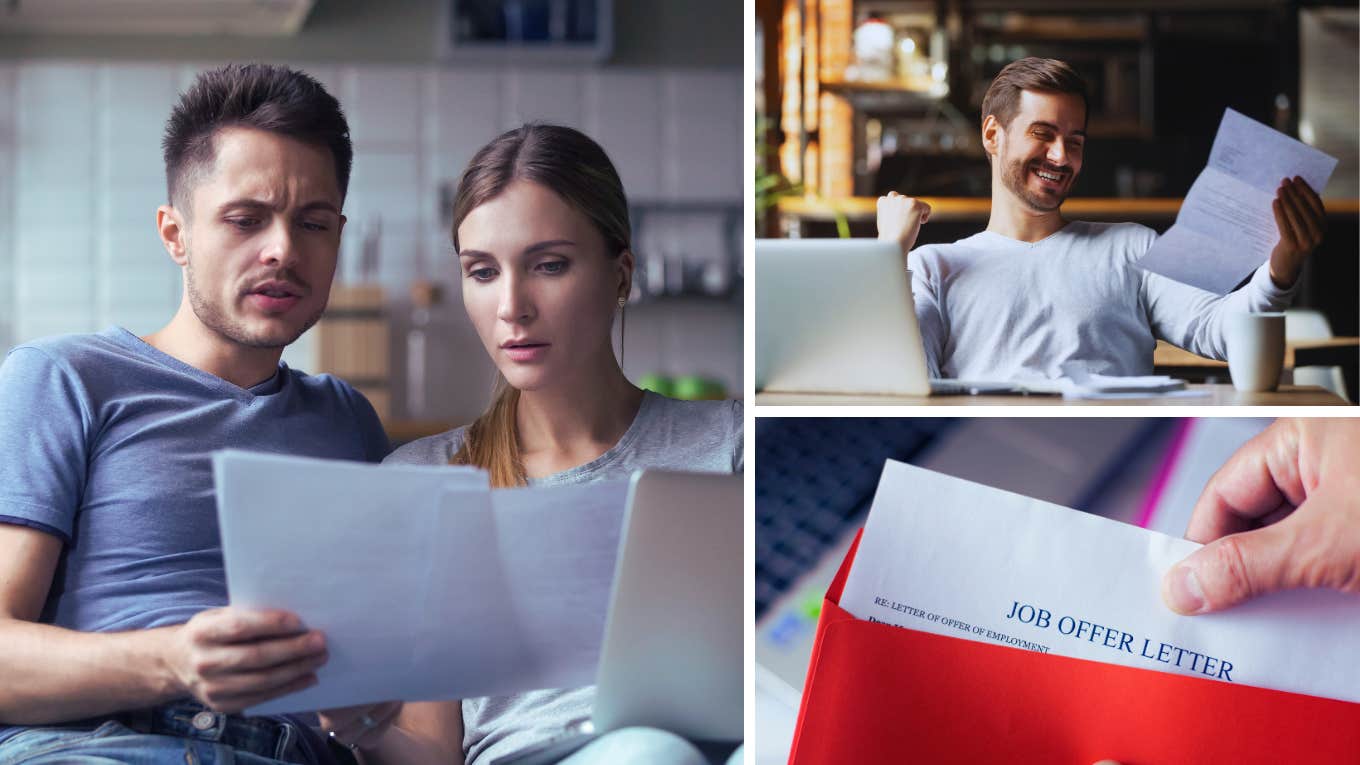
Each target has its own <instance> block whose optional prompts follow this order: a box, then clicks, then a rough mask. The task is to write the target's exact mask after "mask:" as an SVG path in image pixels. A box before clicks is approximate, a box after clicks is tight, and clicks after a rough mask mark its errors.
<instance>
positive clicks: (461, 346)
mask: <svg viewBox="0 0 1360 765" xmlns="http://www.w3.org/2000/svg"><path fill="white" fill-rule="evenodd" d="M212 63H213V62H202V63H201V64H200V65H185V64H181V63H176V64H165V65H163V64H158V63H155V62H146V63H106V64H98V63H87V62H53V61H41V62H39V61H32V62H22V61H21V62H15V63H10V64H3V65H0V348H8V347H9V346H10V345H12V344H14V343H18V342H22V341H24V340H28V339H32V338H36V337H40V336H43V335H49V334H54V333H60V332H83V331H92V330H98V329H101V328H103V327H105V326H108V325H109V324H122V325H124V326H126V327H128V329H131V330H132V331H134V332H139V333H145V332H149V331H152V330H154V329H156V328H157V327H159V326H161V325H163V324H164V323H165V322H166V321H167V320H168V319H169V317H170V316H171V315H172V314H173V312H174V310H175V308H176V307H177V305H178V302H179V297H180V290H181V286H180V278H179V271H178V269H177V268H176V267H175V266H174V264H173V263H172V262H171V261H170V259H169V256H168V255H167V254H166V253H165V251H164V249H163V248H162V247H161V245H160V242H159V238H158V237H157V234H156V230H155V209H156V206H157V205H159V204H161V203H163V202H164V199H165V189H164V185H165V179H164V169H163V164H162V161H161V158H160V138H161V132H162V130H163V129H164V123H165V119H166V117H167V116H168V115H169V112H170V108H171V106H172V105H173V103H174V100H175V98H176V95H177V93H178V92H179V91H180V90H182V89H183V88H185V87H186V86H187V85H188V84H190V83H191V82H192V81H193V77H194V75H195V73H196V72H197V71H198V70H199V69H201V68H203V67H205V66H209V65H211V64H212ZM291 63H293V64H294V65H297V66H299V67H301V68H303V69H305V70H306V71H308V72H309V73H311V74H312V75H313V76H315V77H316V78H317V79H318V80H320V81H321V82H322V83H323V84H324V85H326V87H327V88H328V89H329V90H331V92H332V93H334V94H335V95H336V97H337V98H339V99H340V102H341V104H342V105H343V107H344V109H345V112H346V114H347V116H348V118H349V122H350V127H351V133H352V136H353V139H354V144H355V161H354V173H353V177H352V178H351V181H350V193H349V198H348V199H347V200H346V209H345V212H346V214H347V216H348V217H349V224H348V225H347V226H346V229H345V234H344V238H343V244H342V249H341V253H342V264H341V268H340V271H339V274H338V277H337V278H338V279H340V280H345V281H357V280H359V279H360V278H362V275H361V274H360V273H359V257H358V256H359V253H360V249H361V245H362V243H363V239H364V235H365V233H366V232H373V231H377V230H379V229H380V231H381V234H380V237H379V253H380V258H379V261H378V264H377V270H376V275H375V276H376V278H377V279H378V280H380V281H381V282H382V283H383V284H384V285H385V286H387V287H388V289H389V293H390V294H391V295H392V296H393V312H394V320H395V321H394V332H395V333H396V336H395V337H394V343H393V347H394V349H395V352H397V353H398V356H397V357H396V358H394V360H393V361H394V365H395V367H396V368H397V369H398V370H399V369H400V366H401V361H402V359H401V357H400V351H401V349H402V348H403V347H404V340H403V338H402V336H401V332H402V325H403V321H402V319H401V317H402V315H404V313H405V295H406V293H407V288H408V286H409V283H410V281H411V280H412V279H413V278H418V277H424V278H433V279H435V280H438V281H445V282H447V284H448V286H449V288H450V289H449V294H450V300H449V302H448V303H447V304H446V305H445V306H444V307H443V308H442V309H441V312H440V316H439V317H438V321H437V325H438V328H439V331H440V336H439V337H438V338H436V339H435V340H436V342H438V343H440V344H441V345H442V346H443V347H445V348H447V352H448V356H447V358H446V359H443V360H432V361H431V368H432V371H434V372H435V374H436V378H437V379H436V380H435V381H433V383H432V388H433V389H432V391H431V393H432V396H431V397H432V398H433V399H435V400H436V401H438V402H443V403H442V404H437V405H436V406H435V407H434V410H433V411H432V412H430V413H429V414H430V415H431V416H435V417H443V418H448V419H466V418H468V417H471V416H473V415H474V414H476V413H477V412H478V411H480V409H481V407H482V406H483V404H484V403H485V392H486V390H487V387H488V381H489V379H490V375H491V369H490V365H489V363H488V362H487V361H486V359H485V356H484V354H483V353H482V351H481V348H480V345H479V344H478V342H477V340H476V336H475V335H474V334H473V333H472V331H471V329H470V328H468V327H467V326H466V322H465V320H464V318H463V316H462V311H461V307H460V305H459V301H458V295H457V291H456V287H457V282H456V280H454V279H453V264H452V262H451V259H450V258H449V250H450V246H449V241H448V233H447V231H446V230H444V226H445V223H444V219H445V218H446V214H445V213H444V212H443V211H441V210H440V209H439V201H440V194H439V191H440V187H441V185H443V184H451V183H456V182H457V179H458V176H459V174H460V173H461V171H462V169H463V166H464V165H465V164H466V162H467V161H468V159H470V158H471V156H472V154H473V153H474V152H475V151H476V149H477V148H479V147H480V146H481V145H482V144H484V143H485V142H486V141H488V140H489V139H490V138H492V137H493V136H494V135H496V134H498V133H499V132H501V131H503V130H506V129H508V128H511V127H514V126H515V125H518V124H519V123H521V122H523V121H527V120H540V121H550V122H556V123H561V124H567V125H571V126H573V127H578V128H580V129H582V130H585V131H586V132H587V133H589V134H591V135H592V136H594V137H595V138H596V139H597V140H599V141H600V143H601V144H602V145H603V146H604V147H605V149H606V150H607V151H609V153H610V155H611V157H612V158H613V160H614V163H615V165H616V166H617V167H618V168H619V171H620V174H621V175H622V177H623V180H624V185H625V188H626V189H627V190H628V192H629V197H630V199H632V200H633V201H634V202H644V203H665V202H668V201H670V202H696V201H697V202H705V203H708V202H721V203H729V204H732V205H740V203H741V190H742V167H743V164H742V153H743V152H742V149H743V140H742V130H741V127H742V111H741V108H742V89H741V73H740V72H739V71H737V70H731V71H681V70H658V69H647V70H635V71H629V70H619V69H607V70H601V69H562V68H555V69H546V68H544V69H524V68H519V69H498V68H447V67H435V66H430V67H420V66H404V67H395V66H311V65H308V64H307V63H306V62H291ZM648 221H649V222H648V224H647V229H648V230H646V231H638V232H636V233H637V237H638V241H637V242H636V243H635V245H636V246H637V248H638V249H639V250H640V251H641V252H640V253H639V254H640V256H642V258H643V259H645V257H646V254H647V253H646V250H647V249H648V248H649V247H652V246H657V247H664V248H665V249H666V250H668V251H672V252H684V253H686V256H687V257H694V258H701V259H702V258H715V257H722V256H723V255H724V252H725V251H724V248H725V247H726V246H727V242H726V241H725V240H724V237H723V231H722V216H721V215H720V214H717V213H709V214H705V213H696V214H675V215H668V214H660V215H652V216H649V219H648ZM630 311H631V313H630V316H629V326H628V330H629V333H628V334H629V337H628V351H627V359H626V362H627V363H626V366H627V371H628V372H629V374H630V375H633V376H637V375H640V374H644V373H647V372H654V371H660V372H671V373H686V374H688V373H705V374H707V375H709V376H712V377H716V378H718V379H720V380H722V381H723V382H725V383H726V384H727V386H728V388H729V390H730V391H733V392H739V391H740V389H741V308H740V305H738V304H735V303H722V302H717V301H710V300H678V301H663V302H659V303H655V304H651V305H645V306H638V307H635V308H630ZM304 340H305V339H304ZM308 346H309V344H308V343H307V342H302V343H299V344H298V346H297V347H295V348H293V349H290V351H289V353H288V354H287V355H286V356H285V358H286V359H288V360H290V362H291V363H293V364H295V365H297V366H300V367H303V368H306V367H307V366H308V365H309V364H308V351H309V347H308ZM394 382H396V383H397V385H398V390H397V394H398V395H397V401H398V404H400V402H401V395H400V385H401V382H402V381H401V380H400V379H397V380H395V381H394Z"/></svg>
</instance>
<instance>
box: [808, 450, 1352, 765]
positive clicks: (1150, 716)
mask: <svg viewBox="0 0 1360 765" xmlns="http://www.w3.org/2000/svg"><path fill="white" fill-rule="evenodd" d="M1195 548H1196V545H1195V544H1194V543H1192V542H1187V541H1185V540H1177V539H1172V538H1170V537H1166V536H1164V535H1160V534H1155V533H1153V532H1149V531H1146V530H1143V529H1138V528H1136V527H1132V526H1126V525H1124V524H1119V523H1116V522H1114V521H1110V520H1107V519H1103V518H1099V517H1096V516H1090V515H1086V514H1084V513H1078V512H1075V511H1072V510H1068V509H1066V508H1061V507H1058V506H1056V505H1050V504H1048V503H1044V502H1038V501H1036V500H1030V499H1027V498H1024V497H1020V496H1017V495H1014V494H1009V493H1007V492H1001V491H997V490H994V489H990V488H987V487H982V486H978V485H976V484H971V483H968V482H964V481H960V480H957V479H953V478H949V477H946V476H942V475H939V474H935V473H931V472H929V471H925V470H920V469H918V468H912V467H910V466H907V465H903V464H900V463H893V462H889V463H888V464H887V466H886V467H885V470H884V476H883V479H882V481H881V483H880V485H879V490H878V494H877V495H876V496H875V499H874V505H873V509H872V510H871V512H870V516H869V521H868V523H867V525H866V528H865V530H864V532H863V535H862V537H861V539H860V540H859V541H858V542H857V546H856V547H855V548H854V549H852V551H851V553H850V555H849V556H848V557H847V560H846V563H845V564H844V565H843V567H842V569H841V572H840V574H839V575H838V577H837V579H836V581H835V582H834V583H833V585H832V587H831V589H830V590H829V591H828V593H827V599H826V601H825V602H824V604H823V611H822V616H821V620H820V621H819V624H818V633H817V639H816V643H815V646H814V649H813V657H812V664H811V668H810V670H809V675H808V680H807V683H806V685H805V691H804V697H803V704H802V708H801V710H800V714H799V725H798V729H797V733H796V735H795V739H794V745H793V754H792V757H791V762H793V763H796V764H798V765H802V764H803V763H820V762H848V761H855V762H896V761H901V760H903V759H904V758H905V759H910V760H913V761H922V762H930V761H950V762H959V761H983V760H987V759H1001V760H1006V761H1013V760H1015V759H1017V757H1018V758H1019V759H1021V760H1024V761H1036V762H1086V763H1089V762H1095V761H1097V760H1100V759H1102V758H1108V757H1114V758H1117V759H1118V760H1119V761H1121V762H1124V763H1128V764H1132V765H1136V764H1137V763H1141V762H1153V763H1168V762H1171V763H1174V762H1279V761H1282V759H1281V758H1282V757H1284V756H1285V755H1286V754H1292V755H1295V756H1297V755H1299V754H1300V753H1303V754H1305V755H1306V757H1304V759H1308V760H1318V759H1322V760H1326V759H1327V758H1329V757H1330V758H1336V759H1340V760H1343V761H1344V760H1345V759H1346V758H1347V757H1353V756H1354V754H1355V752H1357V751H1360V704H1356V703H1353V702H1354V701H1356V700H1360V691H1357V690H1356V689H1357V688H1360V681H1358V678H1357V673H1360V667H1358V666H1357V665H1356V662H1355V661H1354V659H1353V653H1352V651H1351V650H1350V646H1349V645H1348V641H1347V640H1346V637H1345V636H1347V635H1353V634H1356V633H1357V631H1360V602H1357V601H1356V600H1355V599H1354V598H1352V597H1349V596H1346V595H1343V594H1341V593H1334V592H1290V593H1277V594H1276V595H1272V596H1268V597H1266V598H1262V599H1259V600H1257V601H1255V602H1253V603H1252V604H1249V605H1247V606H1244V607H1242V608H1239V609H1235V610H1234V611H1233V612H1230V613H1225V614H1214V615H1206V616H1196V617H1193V618H1187V617H1181V616H1177V615H1175V614H1173V613H1171V612H1170V611H1168V610H1167V609H1166V608H1165V607H1164V606H1163V604H1162V603H1161V602H1160V599H1159V597H1158V595H1157V589H1158V587H1157V584H1158V581H1159V579H1160V577H1161V575H1162V572H1164V571H1165V570H1166V569H1167V568H1169V567H1170V566H1171V565H1172V564H1173V563H1174V562H1175V561H1176V560H1178V559H1180V558H1182V557H1184V556H1185V555H1187V554H1188V553H1190V552H1192V551H1193V550H1194V549H1195ZM856 617H859V618H856ZM875 622H881V623H875ZM901 627H907V629H902V628H901ZM931 633H934V634H931ZM1227 665H1231V667H1230V668H1228V669H1225V667H1226V666H1227ZM1262 686H1270V687H1274V688H1276V689H1284V690H1288V691H1294V692H1284V690H1270V689H1268V688H1267V687H1262ZM1304 694H1312V695H1304ZM1322 696H1330V697H1333V698H1322ZM1340 699H1345V700H1340Z"/></svg>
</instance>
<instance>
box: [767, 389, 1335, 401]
mask: <svg viewBox="0 0 1360 765" xmlns="http://www.w3.org/2000/svg"><path fill="white" fill-rule="evenodd" d="M1187 389H1188V390H1191V391H1202V392H1204V393H1207V394H1208V395H1202V396H1184V395H1182V396H1149V397H1147V398H1120V399H1065V398H1062V397H1061V396H873V395H845V394H837V393H765V392H762V393H757V394H756V406H820V405H830V406H1092V405H1094V406H1319V405H1322V406H1334V405H1340V406H1345V405H1346V400H1345V399H1343V398H1341V397H1340V396H1338V395H1336V394H1334V393H1332V392H1330V391H1328V390H1326V389H1325V388H1319V387H1317V386H1316V385H1281V386H1280V388H1279V390H1276V391H1273V392H1270V393H1239V392H1237V390H1235V389H1234V388H1233V386H1231V385H1203V384H1198V385H1189V386H1187Z"/></svg>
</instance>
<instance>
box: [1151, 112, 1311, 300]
mask: <svg viewBox="0 0 1360 765" xmlns="http://www.w3.org/2000/svg"><path fill="white" fill-rule="evenodd" d="M1335 168H1336V158H1335V157H1332V156H1330V155H1328V154H1326V153H1324V152H1321V151H1318V150H1317V149H1314V148H1313V147H1311V146H1309V145H1307V144H1304V143H1300V142H1299V141H1296V140H1294V139H1293V138H1290V137H1289V136H1287V135H1285V134H1283V133H1280V132H1278V131H1276V130H1273V129H1271V128H1269V127H1267V126H1265V125H1262V124H1261V123H1259V122H1257V121H1255V120H1253V119H1251V118H1249V117H1245V116H1243V115H1241V114H1239V113H1237V112H1235V111H1233V110H1232V109H1226V110H1224V113H1223V121H1222V122H1220V123H1219V125H1218V134H1217V135H1216V136H1215V137H1214V145H1213V148H1212V149H1210V151H1209V164H1208V165H1207V166H1206V167H1205V168H1204V170H1203V171H1202V172H1201V173H1200V174H1199V177H1198V178H1196V179H1195V182H1194V184H1192V185H1191V186H1190V191H1189V192H1188V193H1187V194H1186V195H1185V201H1184V202H1183V203H1182V204H1181V209H1180V213H1179V214H1177V216H1176V222H1175V223H1174V224H1172V226H1171V228H1169V229H1167V231H1166V233H1165V234H1162V235H1161V236H1160V237H1158V239H1157V241H1156V242H1155V243H1154V244H1153V245H1152V249H1150V250H1148V252H1147V254H1146V255H1144V256H1143V257H1142V259H1141V260H1140V261H1138V265H1140V266H1142V267H1143V268H1145V269H1147V270H1149V271H1153V272H1155V273H1159V274H1162V275H1163V276H1168V277H1170V278H1172V279H1175V280H1176V281H1178V282H1184V283H1185V284H1190V285H1193V286H1195V287H1199V288H1200V289H1204V290H1208V291H1209V292H1213V293H1216V294H1219V295H1226V294H1227V293H1229V292H1231V291H1232V289H1233V287H1236V286H1237V285H1238V284H1239V283H1240V282H1241V281H1242V280H1243V279H1245V278H1246V277H1247V276H1249V275H1250V274H1251V273H1252V272H1253V271H1255V270H1256V269H1257V268H1258V267H1260V265H1261V264H1262V263H1265V262H1266V261H1267V260H1269V259H1270V252H1271V250H1273V249H1274V248H1275V244H1276V243H1277V242H1279V241H1280V232H1279V229H1278V228H1277V227H1276V225H1275V214H1274V212H1272V210H1271V202H1272V201H1273V200H1274V199H1275V192H1276V189H1278V188H1279V186H1280V181H1281V180H1283V179H1285V178H1293V177H1294V176H1296V175H1297V176H1300V177H1302V178H1303V179H1304V180H1305V181H1307V182H1308V185H1309V186H1311V187H1312V188H1313V191H1315V192H1317V194H1318V196H1322V190H1323V188H1324V187H1326V185H1327V179H1329V178H1331V176H1332V170H1333V169H1335Z"/></svg>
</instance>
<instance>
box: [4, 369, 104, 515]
mask: <svg viewBox="0 0 1360 765" xmlns="http://www.w3.org/2000/svg"><path fill="white" fill-rule="evenodd" d="M91 425H92V415H91V413H90V410H89V406H88V398H87V397H86V395H85V393H84V388H83V386H81V384H80V381H79V380H78V379H77V378H76V376H75V374H74V373H73V372H72V371H71V370H70V368H69V367H68V366H67V365H66V364H63V363H62V362H61V361H59V360H58V359H56V358H54V357H53V356H51V355H49V354H48V353H47V352H46V351H43V350H41V349H38V348H33V347H28V346H21V347H18V348H15V349H14V350H12V351H10V353H9V356H8V357H6V358H5V361H4V363H3V364H0V521H3V522H8V523H18V524H22V525H26V526H32V527H34V528H39V529H42V530H44V531H47V532H49V533H55V534H58V535H60V536H63V537H64V538H65V539H66V540H68V541H69V540H70V538H71V534H72V530H73V528H74V526H75V518H76V511H77V510H78V509H79V508H80V503H81V497H82V496H83V494H84V490H85V473H86V469H87V465H88V445H87V436H86V434H87V433H88V432H89V430H90V427H91Z"/></svg>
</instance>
